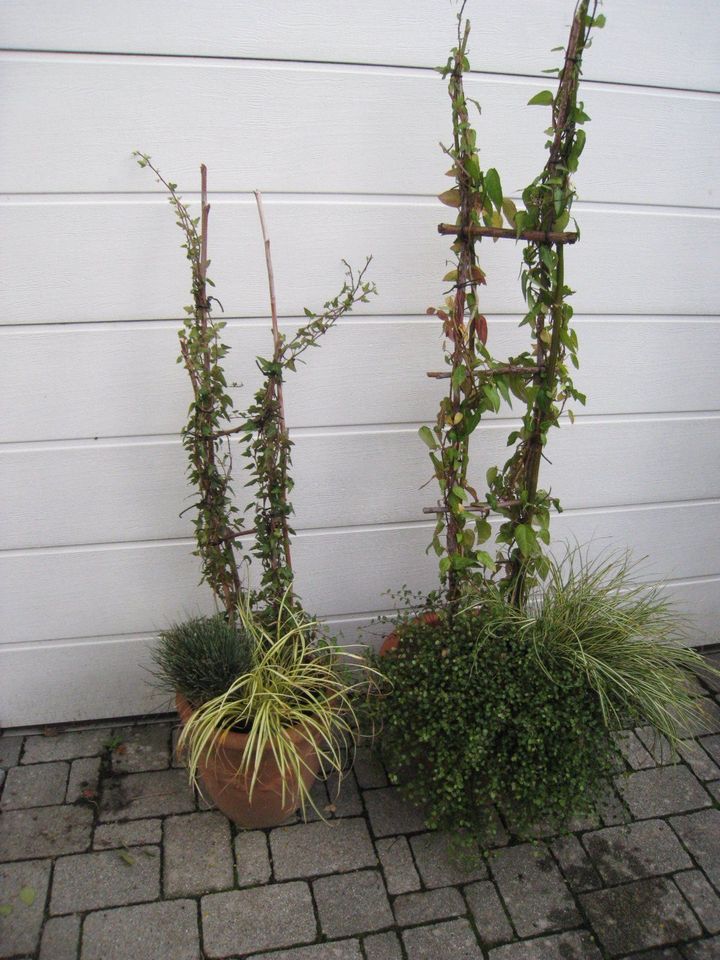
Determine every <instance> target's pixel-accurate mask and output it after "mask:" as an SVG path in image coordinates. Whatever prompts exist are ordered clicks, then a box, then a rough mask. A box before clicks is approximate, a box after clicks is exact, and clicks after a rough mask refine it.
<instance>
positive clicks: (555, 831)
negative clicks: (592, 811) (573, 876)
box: [508, 768, 624, 840]
mask: <svg viewBox="0 0 720 960" xmlns="http://www.w3.org/2000/svg"><path fill="white" fill-rule="evenodd" d="M623 769H624V768H623ZM598 824H599V820H598V818H597V816H594V817H593V816H589V815H584V816H583V815H576V816H574V817H572V818H571V819H570V820H568V822H567V823H566V824H558V823H553V822H551V821H550V820H539V821H538V822H537V823H534V824H532V826H530V827H522V828H521V827H520V825H519V824H518V823H517V822H516V821H514V820H513V819H512V818H508V830H509V831H510V833H511V835H512V836H514V837H517V838H518V839H520V840H531V839H532V840H540V839H549V838H550V837H557V836H559V835H562V834H563V833H564V832H566V831H580V830H592V829H593V828H594V827H597V826H598Z"/></svg>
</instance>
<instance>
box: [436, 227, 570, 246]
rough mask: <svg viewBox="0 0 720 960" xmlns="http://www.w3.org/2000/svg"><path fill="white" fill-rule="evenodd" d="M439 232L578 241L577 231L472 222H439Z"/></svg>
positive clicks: (546, 241)
mask: <svg viewBox="0 0 720 960" xmlns="http://www.w3.org/2000/svg"><path fill="white" fill-rule="evenodd" d="M438 233H440V234H442V235H443V236H444V237H454V236H458V237H462V236H471V237H493V238H494V239H496V240H505V239H507V240H529V241H532V242H534V243H576V242H577V239H578V234H577V233H564V232H561V231H560V232H558V231H554V230H549V231H546V230H521V231H520V232H519V233H518V232H517V230H511V229H510V228H509V227H479V226H477V224H472V225H471V226H468V227H462V226H457V225H455V224H452V223H439V224H438Z"/></svg>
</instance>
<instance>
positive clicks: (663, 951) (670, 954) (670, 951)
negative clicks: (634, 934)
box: [623, 947, 683, 960]
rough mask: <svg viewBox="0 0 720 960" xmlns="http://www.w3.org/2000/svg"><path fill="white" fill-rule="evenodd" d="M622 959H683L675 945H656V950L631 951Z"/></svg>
mask: <svg viewBox="0 0 720 960" xmlns="http://www.w3.org/2000/svg"><path fill="white" fill-rule="evenodd" d="M623 960H683V958H682V956H681V954H680V951H679V950H678V949H677V947H658V949H657V950H650V951H649V952H646V951H643V952H642V953H633V954H631V955H630V956H628V957H624V958H623Z"/></svg>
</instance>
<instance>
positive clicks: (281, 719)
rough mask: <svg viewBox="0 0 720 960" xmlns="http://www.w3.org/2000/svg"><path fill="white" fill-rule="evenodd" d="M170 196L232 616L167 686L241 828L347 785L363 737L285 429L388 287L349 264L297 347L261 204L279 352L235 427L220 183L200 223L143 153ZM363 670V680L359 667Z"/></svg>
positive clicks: (212, 570)
mask: <svg viewBox="0 0 720 960" xmlns="http://www.w3.org/2000/svg"><path fill="white" fill-rule="evenodd" d="M135 157H136V159H137V161H138V163H139V164H140V166H141V167H148V168H149V169H150V170H152V172H153V173H154V174H155V176H156V177H157V179H158V181H159V182H160V183H161V184H162V185H163V186H164V187H165V189H166V190H167V191H168V194H169V200H170V203H171V205H172V208H173V210H174V212H175V215H176V218H177V223H178V225H179V226H180V228H181V230H182V232H183V235H184V243H183V248H184V250H185V252H186V256H187V259H188V261H189V262H190V266H191V273H192V304H190V305H189V306H187V307H186V308H185V312H186V315H187V316H186V319H185V321H184V323H183V327H182V329H181V330H180V334H179V337H180V354H181V356H180V358H179V362H181V363H182V364H183V365H184V367H185V369H186V371H187V373H188V376H189V379H190V383H191V387H192V395H193V399H192V402H191V404H190V408H189V415H188V422H187V424H186V426H185V427H184V429H183V434H182V435H183V444H184V447H185V450H186V451H187V454H188V464H189V466H188V478H189V481H190V483H191V485H192V486H193V487H194V489H195V491H196V495H197V497H196V502H195V503H194V504H193V509H194V517H193V522H194V526H195V540H196V550H195V553H196V555H197V556H198V557H199V558H200V561H201V571H202V580H203V581H205V582H206V583H207V584H208V585H209V586H210V588H211V589H212V591H213V593H214V595H215V597H216V599H217V601H218V605H219V607H220V612H219V613H217V614H216V615H215V616H212V617H200V618H194V619H191V620H189V621H187V622H185V623H181V624H178V625H175V626H173V627H172V628H170V629H168V630H166V631H164V632H163V633H162V634H161V636H160V640H159V643H158V646H157V648H156V650H155V654H154V656H155V663H156V665H157V674H158V678H159V680H160V682H161V683H162V684H164V685H165V686H166V687H167V688H169V689H171V690H172V691H173V692H174V693H175V696H176V703H177V708H178V712H179V714H180V718H181V721H182V723H183V729H182V732H181V735H180V738H179V743H178V748H179V751H181V752H182V753H184V755H185V758H186V762H187V767H188V772H189V776H190V780H191V782H192V783H193V784H194V785H196V786H198V787H202V789H204V790H206V791H207V793H208V794H209V796H210V797H211V799H212V800H213V801H214V802H215V804H216V805H217V806H218V807H219V808H220V809H221V810H222V811H223V812H224V813H226V814H227V816H229V817H230V818H231V819H232V820H234V821H235V822H236V823H238V824H239V825H240V826H242V827H262V826H272V825H275V824H278V823H281V822H283V821H284V820H286V819H287V818H288V817H289V816H291V815H292V814H294V812H295V811H296V809H297V808H298V807H301V808H302V809H303V810H304V809H305V807H306V805H307V804H308V803H312V799H311V796H310V790H311V787H312V784H313V782H314V780H315V777H316V776H317V774H318V772H319V770H320V768H321V767H322V768H323V770H324V772H325V773H329V772H332V771H337V773H338V774H339V775H340V776H342V772H343V767H344V762H345V752H346V746H347V744H348V742H351V741H352V740H353V737H354V736H355V734H356V732H357V715H356V712H355V708H354V701H355V698H356V697H358V696H359V695H360V694H361V693H362V692H363V691H364V690H366V689H367V686H368V684H369V682H370V677H371V674H372V671H371V670H370V669H369V668H367V666H366V665H365V663H364V662H363V661H362V659H361V658H360V657H358V656H355V655H353V654H351V653H349V652H348V651H347V649H346V648H341V647H340V646H339V645H338V644H337V642H335V641H334V640H332V639H331V638H328V637H325V636H324V635H323V633H322V630H321V628H320V626H319V624H318V623H317V621H316V620H314V619H313V618H311V617H310V616H309V615H308V614H307V613H306V612H305V610H304V609H303V606H302V604H301V602H300V600H299V598H298V597H297V595H296V593H295V591H294V577H293V566H292V559H291V536H292V534H293V530H292V529H291V527H290V517H291V515H292V512H293V511H292V504H291V502H290V499H289V493H290V491H291V490H292V478H291V474H290V467H291V447H292V442H291V440H290V436H289V433H288V428H287V424H286V421H285V410H284V401H283V389H282V388H283V380H284V376H285V374H286V372H287V371H294V370H295V369H296V365H297V364H298V363H299V362H303V361H302V359H301V358H302V355H303V354H304V353H305V351H306V350H308V349H309V348H310V347H314V346H316V345H317V344H318V341H319V339H320V337H321V336H322V335H323V334H324V333H325V332H326V331H327V330H329V329H330V328H331V327H332V326H333V325H334V324H335V323H336V321H337V320H338V319H339V318H340V317H341V316H343V314H345V313H347V312H348V311H349V310H351V309H352V307H353V306H354V305H355V304H356V303H359V302H366V301H367V299H368V297H369V296H370V295H372V294H373V293H374V292H375V291H374V286H373V285H372V284H371V283H369V282H368V281H367V280H366V279H365V273H366V270H367V267H368V264H369V260H368V261H367V262H366V264H365V266H364V267H363V269H362V270H361V271H359V273H357V274H356V273H354V272H353V271H352V269H351V268H350V267H349V266H348V265H347V264H346V265H345V266H346V280H345V283H344V285H343V287H342V289H341V291H340V292H339V294H338V295H337V296H336V297H334V298H333V299H331V300H329V301H328V302H326V303H325V304H324V306H323V308H322V310H321V311H320V312H319V313H314V312H312V311H310V310H306V311H305V314H306V317H307V321H306V322H305V323H304V324H303V325H302V326H300V327H299V328H298V329H297V330H296V331H295V333H294V334H293V335H292V336H289V337H286V336H285V335H284V334H283V333H282V332H281V331H280V329H279V323H278V316H277V308H276V300H275V284H274V276H273V269H272V259H271V255H270V240H269V238H268V235H267V229H266V224H265V218H264V213H263V205H262V198H261V196H260V194H259V193H256V194H255V197H256V202H257V207H258V212H259V216H260V223H261V228H262V235H263V242H264V246H265V257H266V265H267V272H268V282H269V289H270V306H271V318H272V336H273V350H272V355H271V357H269V358H263V357H258V358H257V365H258V368H259V370H260V372H261V374H262V383H261V386H260V388H259V389H258V390H257V392H256V393H255V396H254V399H253V402H252V404H251V405H250V406H249V407H248V409H247V410H246V411H245V412H244V413H242V414H240V415H239V421H238V422H237V423H235V424H233V423H232V416H233V413H234V410H233V400H232V398H231V396H230V394H229V392H228V391H229V389H230V388H229V386H228V384H227V381H226V378H225V374H224V370H223V360H224V358H225V356H226V355H227V353H228V350H229V347H228V346H227V345H226V344H224V343H223V342H222V339H221V334H222V330H223V328H224V326H225V324H224V323H223V322H222V321H217V320H215V319H214V318H213V317H212V315H211V310H212V306H213V303H219V301H218V300H217V298H215V297H213V296H212V295H211V294H210V292H209V290H210V288H211V287H212V286H213V284H212V281H211V280H210V278H209V277H208V275H207V267H208V264H209V260H208V248H207V243H208V218H209V212H210V206H209V203H208V200H207V172H206V169H205V167H204V166H203V167H201V211H200V216H199V217H197V218H193V217H192V216H191V214H190V212H189V210H188V208H187V206H186V205H185V204H184V203H183V201H182V198H181V197H180V196H179V195H178V192H177V186H176V184H174V183H171V182H170V181H167V180H165V179H164V178H163V177H162V175H161V174H160V172H159V171H158V169H157V167H155V166H154V165H153V163H152V161H151V159H150V157H148V156H147V155H146V154H140V153H136V154H135ZM233 437H236V438H237V439H239V441H240V445H241V448H242V451H243V456H244V457H245V458H246V459H247V460H248V461H249V465H248V471H249V476H250V480H249V484H248V485H251V486H252V487H253V499H252V501H251V503H250V504H248V507H247V509H248V510H251V511H252V513H253V519H254V523H253V526H252V529H243V527H242V525H241V524H240V523H239V520H240V519H241V515H240V511H239V510H238V508H237V506H236V505H235V503H234V500H233V490H232V485H231V482H232V478H231V467H232V447H231V438H233ZM244 540H248V541H250V542H251V546H250V548H249V549H250V552H251V554H252V556H254V557H255V558H257V559H258V560H259V561H260V566H261V575H260V581H259V584H258V585H257V587H255V588H254V589H251V588H250V587H249V586H246V585H244V584H243V582H242V579H241V576H240V573H239V568H240V562H241V559H242V558H243V556H244V555H243V554H242V550H243V542H244ZM351 667H354V670H353V671H352V672H351V669H350V668H351Z"/></svg>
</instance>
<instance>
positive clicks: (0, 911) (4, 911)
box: [0, 164, 143, 917]
mask: <svg viewBox="0 0 720 960" xmlns="http://www.w3.org/2000/svg"><path fill="white" fill-rule="evenodd" d="M140 166H143V164H140ZM12 912H13V908H12V904H11V903H0V917H9V916H10V914H11V913H12Z"/></svg>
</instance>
